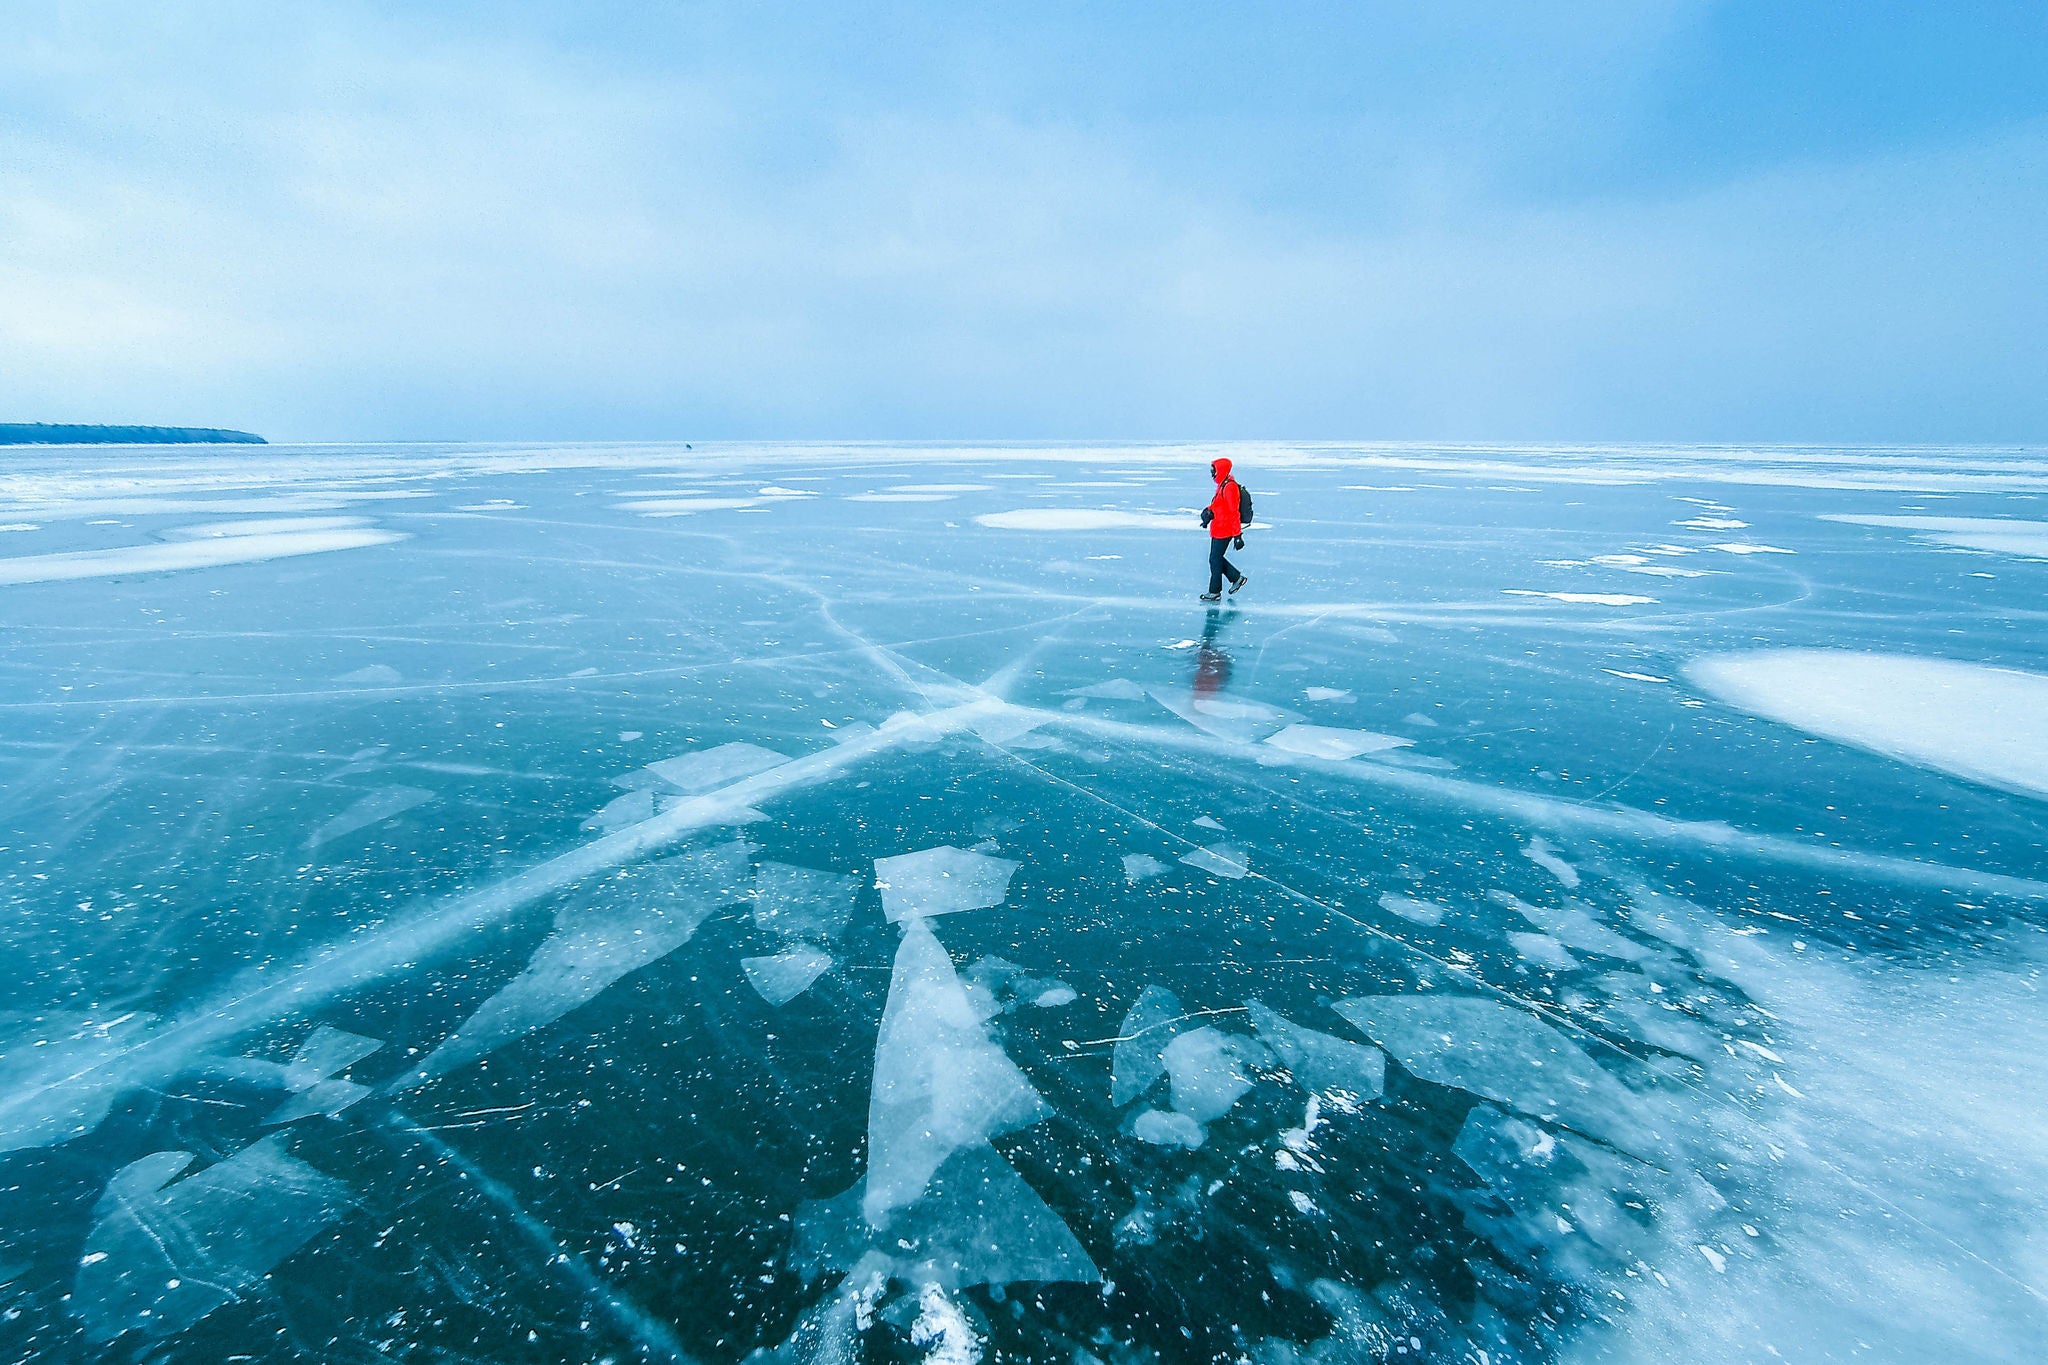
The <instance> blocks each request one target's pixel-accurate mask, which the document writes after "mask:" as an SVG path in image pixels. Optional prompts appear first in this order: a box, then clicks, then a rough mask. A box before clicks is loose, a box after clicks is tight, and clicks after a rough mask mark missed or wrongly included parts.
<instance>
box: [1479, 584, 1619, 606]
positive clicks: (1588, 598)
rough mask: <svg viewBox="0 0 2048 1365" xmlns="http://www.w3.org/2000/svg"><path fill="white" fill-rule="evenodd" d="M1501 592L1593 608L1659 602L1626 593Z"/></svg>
mask: <svg viewBox="0 0 2048 1365" xmlns="http://www.w3.org/2000/svg"><path fill="white" fill-rule="evenodd" d="M1501 591H1502V592H1503V593H1506V594H1507V595H1508V596H1509V597H1548V598H1551V599H1553V600H1555V601H1558V602H1575V603H1579V604H1581V605H1584V606H1592V607H1638V606H1641V605H1643V604H1644V603H1646V602H1655V601H1656V600H1657V599H1656V598H1654V597H1639V596H1637V595H1636V594H1634V593H1626V592H1538V591H1536V590H1535V589H1534V588H1502V589H1501Z"/></svg>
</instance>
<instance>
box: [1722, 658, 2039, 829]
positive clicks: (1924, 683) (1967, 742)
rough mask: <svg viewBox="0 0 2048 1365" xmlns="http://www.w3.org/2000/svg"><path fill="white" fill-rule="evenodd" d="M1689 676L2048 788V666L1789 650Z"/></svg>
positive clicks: (1884, 744) (1749, 701)
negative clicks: (2042, 669)
mask: <svg viewBox="0 0 2048 1365" xmlns="http://www.w3.org/2000/svg"><path fill="white" fill-rule="evenodd" d="M1686 676H1687V677H1688V678H1690V679H1691V680H1692V681H1693V682H1694V683H1695V684H1697V685H1698V686H1699V687H1700V688H1702V689H1703V690H1705V691H1707V692H1709V693H1711V694H1712V695H1714V696H1715V697H1718V698H1719V699H1720V700H1722V701H1724V702H1726V703H1728V704H1729V705H1730V706H1735V707H1739V708H1741V709H1742V710H1745V711H1748V712H1751V713H1752V714H1754V715H1759V716H1763V717H1766V718H1768V719H1770V720H1775V721H1778V722H1780V723H1782V724H1785V725H1791V726H1794V727H1796V728H1798V729H1801V730H1805V731H1807V732H1808V733H1810V734H1816V735H1822V736H1825V737H1827V738H1829V739H1834V740H1839V741H1841V742H1842V743H1845V744H1853V745H1856V746H1857V747H1859V748H1863V749H1868V750H1870V751H1871V752H1873V753H1879V754H1883V755H1885V756H1886V757H1888V758H1895V759H1899V760H1901V761H1903V762H1907V763H1917V764H1921V765H1924V766H1926V767H1930V768H1936V769H1939V770H1941V771H1942V772H1946V773H1950V774H1953V775H1954V776H1957V777H1961V778H1967V779H1968V780H1970V781H1973V782H1981V783H1984V784H1986V785H1987V786H1993V787H2001V788H2004V789H2006V790H2009V791H2018V792H2024V793H2026V794H2028V795H2031V796H2039V797H2048V675H2044V674H2040V673H2027V672H2022V671H2020V670H2018V669H2010V668H1995V667H1992V666H1990V665H1988V664H1975V663H1964V662H1962V661H1960V660H1956V659H1935V658H1923V657H1918V656H1914V655H1906V654H1872V653H1861V652H1856V651H1850V650H1827V649H1780V650H1757V651H1753V652H1748V653H1741V654H1723V655H1716V656H1711V657H1708V658H1705V659H1701V660H1698V661H1696V662H1695V663H1693V664H1691V665H1690V666H1689V667H1688V668H1687V669H1686Z"/></svg>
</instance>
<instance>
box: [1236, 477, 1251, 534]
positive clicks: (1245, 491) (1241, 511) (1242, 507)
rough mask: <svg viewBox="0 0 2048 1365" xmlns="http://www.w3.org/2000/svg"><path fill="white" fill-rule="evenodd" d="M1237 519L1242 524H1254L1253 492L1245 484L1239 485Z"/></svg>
mask: <svg viewBox="0 0 2048 1365" xmlns="http://www.w3.org/2000/svg"><path fill="white" fill-rule="evenodd" d="M1237 520H1238V524H1239V525H1240V526H1249V525H1251V524H1252V492H1251V490H1250V489H1249V488H1246V487H1245V486H1244V485H1243V484H1239V485H1238V486H1237Z"/></svg>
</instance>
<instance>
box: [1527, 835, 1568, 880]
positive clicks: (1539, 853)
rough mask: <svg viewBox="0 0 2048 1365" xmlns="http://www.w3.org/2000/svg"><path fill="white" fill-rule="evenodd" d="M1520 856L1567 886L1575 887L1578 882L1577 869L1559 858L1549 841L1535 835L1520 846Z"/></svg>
mask: <svg viewBox="0 0 2048 1365" xmlns="http://www.w3.org/2000/svg"><path fill="white" fill-rule="evenodd" d="M1522 856H1523V857H1524V858H1527V859H1528V860H1529V861H1530V862H1532V863H1534V864H1536V866H1538V867H1540V868H1542V869H1543V870H1544V871H1545V872H1548V873H1549V874H1550V875H1551V876H1553V877H1555V878H1557V879H1558V880H1559V881H1561V882H1563V883H1564V884H1565V886H1566V887H1567V888H1572V889H1576V888H1577V886H1578V884H1579V870H1578V869H1577V868H1576V867H1573V866H1572V865H1571V864H1570V863H1568V862H1566V861H1565V860H1564V859H1563V858H1560V857H1559V856H1558V854H1557V850H1556V849H1554V848H1552V847H1551V846H1550V841H1549V840H1548V839H1546V838H1544V837H1543V836H1542V835H1540V834H1539V835H1537V836H1536V837H1535V838H1533V839H1531V840H1530V841H1529V842H1528V843H1527V844H1524V845H1523V846H1522Z"/></svg>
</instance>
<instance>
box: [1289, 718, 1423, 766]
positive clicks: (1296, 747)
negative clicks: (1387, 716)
mask: <svg viewBox="0 0 2048 1365" xmlns="http://www.w3.org/2000/svg"><path fill="white" fill-rule="evenodd" d="M1266 743H1268V744H1270V745H1272V746H1273V747H1274V748H1276V749H1284V750H1286V751H1287V752H1288V753H1290V754H1302V755H1305V756H1306V757H1309V758H1330V759H1346V758H1356V757H1358V756H1359V755H1360V754H1376V753H1380V752H1382V751H1384V750H1387V749H1405V748H1407V747H1408V746H1409V745H1410V744H1412V743H1414V741H1413V740H1408V739H1402V738H1400V737H1398V736H1396V735H1381V734H1375V733H1373V732H1372V731H1371V730H1336V729H1332V728H1330V727H1329V726H1327V725H1290V726H1288V727H1287V728H1286V729H1285V730H1282V731H1281V732H1280V733H1279V734H1277V735H1271V736H1268V737H1267V739H1266Z"/></svg>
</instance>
